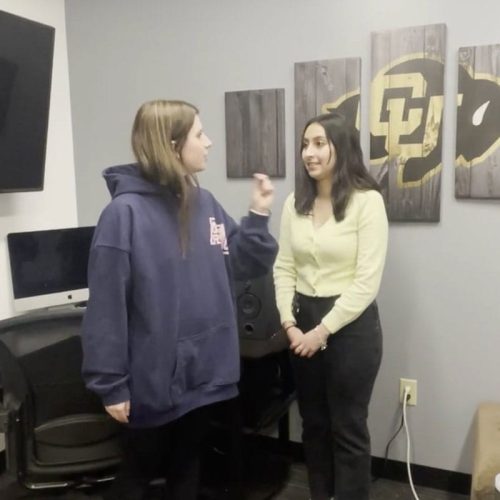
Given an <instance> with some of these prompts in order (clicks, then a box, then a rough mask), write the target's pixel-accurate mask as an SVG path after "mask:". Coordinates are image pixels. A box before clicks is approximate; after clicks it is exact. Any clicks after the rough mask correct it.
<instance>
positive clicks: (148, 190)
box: [102, 163, 164, 198]
mask: <svg viewBox="0 0 500 500" xmlns="http://www.w3.org/2000/svg"><path fill="white" fill-rule="evenodd" d="M102 176H103V177H104V180H105V181H106V185H107V186H108V190H109V192H110V193H111V197H112V198H116V197H117V196H119V195H120V194H124V193H140V194H151V195H160V194H163V193H164V188H162V186H160V185H159V184H154V183H153V182H150V181H148V180H147V179H145V178H144V177H143V176H142V174H141V171H140V170H139V166H138V165H137V164H134V163H131V164H128V165H118V166H116V167H109V168H107V169H106V170H104V172H103V174H102Z"/></svg>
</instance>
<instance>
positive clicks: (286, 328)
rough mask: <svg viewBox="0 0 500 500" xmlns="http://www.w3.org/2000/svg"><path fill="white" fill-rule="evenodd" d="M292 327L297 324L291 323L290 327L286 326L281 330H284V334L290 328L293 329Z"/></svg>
mask: <svg viewBox="0 0 500 500" xmlns="http://www.w3.org/2000/svg"><path fill="white" fill-rule="evenodd" d="M294 326H297V323H292V324H291V325H288V326H287V327H285V328H283V330H285V332H288V330H290V328H293V327H294Z"/></svg>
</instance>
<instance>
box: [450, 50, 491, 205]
mask: <svg viewBox="0 0 500 500" xmlns="http://www.w3.org/2000/svg"><path fill="white" fill-rule="evenodd" d="M499 116H500V45H499V44H497V45H484V46H478V47H461V48H460V49H459V51H458V95H457V136H456V154H455V196H456V197H457V198H495V199H499V198H500V121H499V118H498V117H499Z"/></svg>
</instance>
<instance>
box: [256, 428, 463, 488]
mask: <svg viewBox="0 0 500 500" xmlns="http://www.w3.org/2000/svg"><path fill="white" fill-rule="evenodd" d="M256 439H258V441H259V446H262V447H264V448H266V449H267V450H269V451H273V452H279V453H286V454H288V455H290V456H291V458H292V459H293V460H294V461H298V462H303V461H304V450H303V447H302V443H297V442H295V441H288V442H284V441H283V440H279V439H276V438H272V437H268V436H256ZM411 473H412V477H413V484H414V485H415V486H423V487H427V488H434V489H436V490H442V491H448V492H450V493H458V494H461V495H468V494H469V493H470V487H471V475H470V474H464V473H462V472H453V471H448V470H443V469H435V468H433V467H427V466H425V465H416V464H412V465H411ZM372 474H373V477H374V480H375V481H376V480H377V478H383V479H391V480H393V481H399V482H403V483H406V482H408V475H407V470H406V463H405V462H399V461H397V460H384V459H383V458H380V457H372Z"/></svg>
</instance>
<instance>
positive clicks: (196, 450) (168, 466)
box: [103, 406, 211, 500]
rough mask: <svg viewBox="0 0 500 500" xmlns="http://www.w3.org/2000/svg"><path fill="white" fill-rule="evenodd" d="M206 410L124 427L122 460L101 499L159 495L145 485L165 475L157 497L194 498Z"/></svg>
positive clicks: (143, 498) (136, 499)
mask: <svg viewBox="0 0 500 500" xmlns="http://www.w3.org/2000/svg"><path fill="white" fill-rule="evenodd" d="M210 409H211V408H210V406H207V407H202V408H197V409H195V410H192V411H191V412H189V413H187V414H186V415H183V416H182V417H180V418H179V419H177V420H175V421H173V422H170V423H168V424H165V425H162V426H161V427H153V428H144V429H132V428H127V429H125V431H124V437H123V439H124V446H123V447H124V463H123V466H122V468H121V470H120V471H119V473H118V475H117V478H116V479H115V481H114V483H113V484H112V486H111V488H110V490H109V491H107V492H105V493H104V496H103V497H104V499H106V500H147V499H151V498H159V497H158V496H157V495H154V496H153V493H152V490H151V488H150V487H149V486H148V485H149V483H150V481H151V480H153V479H156V478H165V479H166V491H165V492H164V494H163V495H161V498H166V499H168V500H196V498H197V495H198V483H199V472H200V452H201V446H202V442H203V439H204V437H205V435H206V432H207V429H208V424H209V417H210Z"/></svg>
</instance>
